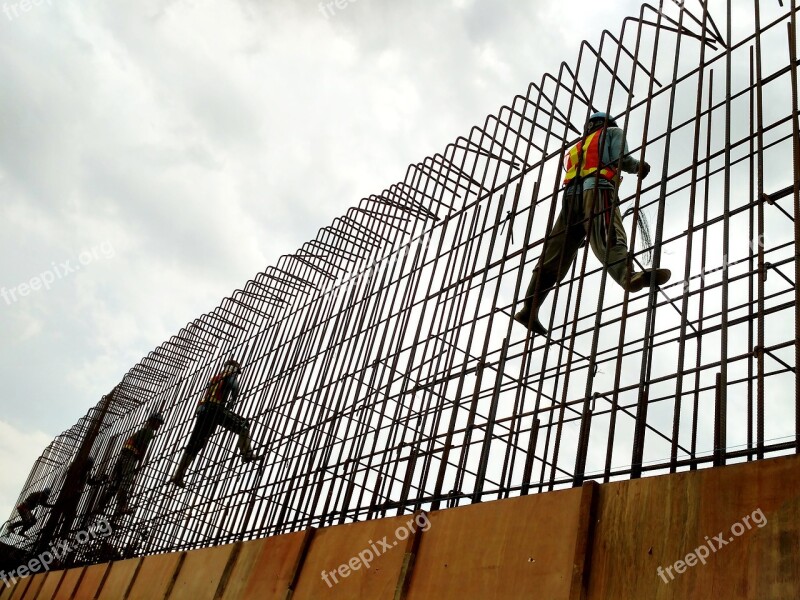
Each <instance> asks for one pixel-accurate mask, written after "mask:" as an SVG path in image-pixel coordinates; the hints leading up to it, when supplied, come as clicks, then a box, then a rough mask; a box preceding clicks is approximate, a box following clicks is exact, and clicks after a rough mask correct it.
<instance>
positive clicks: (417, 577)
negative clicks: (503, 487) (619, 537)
mask: <svg viewBox="0 0 800 600" xmlns="http://www.w3.org/2000/svg"><path fill="white" fill-rule="evenodd" d="M581 496H582V490H581V489H573V490H566V491H558V492H553V493H550V494H538V495H534V496H526V497H521V498H513V499H509V500H503V501H495V502H485V503H482V504H472V505H469V506H464V507H459V508H454V509H450V510H441V511H436V512H433V513H431V514H430V521H431V527H430V529H429V530H428V531H427V532H425V533H423V535H422V541H421V543H420V547H419V552H418V554H417V558H416V562H415V564H414V567H413V571H412V573H411V581H410V586H409V589H408V596H407V598H408V600H429V599H430V598H436V599H437V600H448V599H453V600H465V599H467V598H476V599H477V598H480V599H481V600H484V599H489V598H498V599H500V598H503V599H511V598H547V600H561V599H564V600H569V598H570V590H571V586H572V573H573V561H574V559H575V544H576V540H577V537H578V531H579V529H578V525H579V522H580V518H579V513H580V508H581Z"/></svg>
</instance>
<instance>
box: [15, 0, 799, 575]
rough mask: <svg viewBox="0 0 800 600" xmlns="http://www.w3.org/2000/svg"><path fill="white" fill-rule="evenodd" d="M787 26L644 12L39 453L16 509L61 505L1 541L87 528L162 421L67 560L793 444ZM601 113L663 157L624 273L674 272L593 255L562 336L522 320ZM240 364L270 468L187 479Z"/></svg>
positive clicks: (144, 366)
mask: <svg viewBox="0 0 800 600" xmlns="http://www.w3.org/2000/svg"><path fill="white" fill-rule="evenodd" d="M796 15H797V9H796V2H795V0H791V2H789V0H769V1H766V0H745V1H742V0H737V1H736V2H735V3H734V2H733V1H732V0H708V1H705V0H687V1H686V2H663V3H662V5H661V6H658V7H653V6H651V5H648V4H644V5H643V6H642V8H641V10H640V12H639V14H638V15H637V16H634V17H630V18H628V19H626V20H625V21H624V22H623V24H622V27H621V30H620V31H619V33H617V34H613V33H611V32H610V31H603V32H602V33H601V34H599V43H598V44H597V45H594V46H593V45H591V44H590V43H588V42H583V43H582V44H581V45H580V49H579V53H578V58H577V60H576V61H574V62H572V63H570V64H567V63H566V62H564V63H562V64H561V66H560V68H559V70H558V73H557V74H546V75H544V76H543V77H542V78H541V80H540V81H539V82H538V83H531V84H530V85H529V86H528V89H527V90H526V92H525V93H524V94H521V95H518V96H516V97H515V98H514V99H513V101H512V102H511V104H510V105H509V106H503V107H502V108H501V109H500V110H499V111H498V112H497V114H494V115H490V116H489V117H487V118H486V120H485V122H484V123H483V124H482V125H481V126H476V127H473V128H472V129H471V130H470V131H469V133H468V135H466V136H463V137H459V138H458V139H457V140H456V141H455V142H453V143H452V144H450V145H448V146H447V147H446V148H445V150H444V151H443V152H442V153H441V154H436V155H434V156H431V157H428V158H426V159H425V160H423V161H421V162H419V163H415V164H412V165H410V166H409V168H408V170H407V172H406V175H405V178H404V179H403V181H401V182H398V183H396V184H395V185H392V186H391V187H389V188H387V189H385V190H384V191H382V192H380V193H378V194H375V195H372V196H370V197H368V198H364V199H362V200H361V201H360V202H359V203H358V205H357V206H356V207H354V208H351V209H350V210H348V211H347V213H346V214H345V215H344V216H342V217H340V218H338V219H336V220H335V221H334V222H333V223H331V224H330V225H329V226H327V227H323V228H322V229H320V230H319V232H318V234H317V236H316V238H315V239H313V240H311V241H309V242H307V243H306V244H304V245H303V246H302V247H301V248H300V249H299V250H298V251H297V252H295V253H293V254H288V255H284V256H283V257H281V259H280V260H279V261H278V263H277V265H275V266H273V267H269V268H267V269H266V270H265V271H264V272H262V273H259V274H258V275H256V276H255V277H254V278H253V279H251V280H250V281H248V282H247V283H246V284H245V285H244V286H243V288H242V289H239V290H236V291H235V292H234V293H233V294H232V295H231V296H230V297H228V298H225V299H224V300H223V301H222V302H221V304H220V305H219V306H218V307H217V308H215V309H214V310H213V311H211V312H209V313H206V314H204V315H202V316H200V317H199V318H197V319H195V320H194V321H192V322H191V323H189V324H187V325H186V326H185V327H184V328H183V329H181V330H180V331H179V332H178V333H177V334H175V335H174V336H172V337H171V338H170V339H169V340H167V341H165V342H164V343H162V344H161V345H160V346H158V347H157V348H155V349H154V350H153V351H152V352H150V353H149V354H148V355H147V356H145V357H144V358H143V359H142V360H141V361H140V362H139V363H138V364H136V365H135V366H134V367H133V368H132V369H131V370H130V371H128V373H127V374H126V375H125V376H124V377H123V378H122V380H121V381H120V382H119V384H117V385H116V386H115V387H114V388H113V390H112V391H111V392H109V394H108V395H107V396H104V397H103V398H102V399H101V401H100V402H99V403H98V404H97V406H96V407H95V408H93V409H92V410H90V411H89V413H88V414H87V415H86V416H85V417H84V418H83V419H81V420H80V421H79V422H78V423H77V424H76V425H75V426H73V427H72V428H71V429H69V430H68V431H67V432H65V433H64V434H62V435H60V436H59V437H57V438H56V439H55V440H54V441H53V442H52V443H51V444H50V445H49V446H48V447H47V449H46V450H45V452H44V453H43V455H42V456H41V458H40V459H39V460H38V461H37V462H36V464H35V465H34V468H33V470H32V472H31V474H30V476H29V478H28V481H27V483H26V485H25V487H24V489H23V490H22V492H21V495H20V501H21V500H22V499H24V497H25V496H26V495H27V494H28V493H30V492H31V491H36V490H40V489H42V488H43V487H44V486H47V485H49V486H51V487H53V489H54V490H56V491H59V490H60V492H59V502H57V508H56V509H54V510H53V511H52V512H51V513H43V514H44V515H45V516H44V517H43V518H42V519H41V520H40V524H39V525H41V528H40V529H34V530H32V531H33V533H34V534H35V533H36V532H38V537H37V536H36V535H34V536H31V537H30V539H29V540H22V539H21V538H15V537H14V536H11V539H12V540H14V543H17V544H18V545H19V546H21V547H27V548H30V549H31V550H33V549H36V548H40V547H42V546H43V545H47V544H50V543H52V542H53V541H54V540H55V539H62V538H69V537H70V536H75V534H76V532H79V531H82V530H84V529H87V528H91V527H92V526H93V523H96V522H97V519H98V518H100V515H99V514H98V513H97V512H96V511H95V510H94V507H95V505H96V503H97V497H98V494H99V493H101V492H100V488H98V487H91V486H84V483H83V480H82V479H81V476H80V472H81V469H83V468H84V465H85V460H86V459H87V457H89V456H91V457H93V458H94V460H95V473H96V474H100V473H108V472H109V471H110V469H111V467H112V466H113V462H114V460H115V457H116V456H117V454H118V453H119V450H120V447H121V445H122V443H123V442H124V440H125V439H126V438H127V436H129V435H130V434H131V433H133V432H134V431H136V430H137V429H139V428H140V427H141V426H142V425H143V424H144V422H145V420H146V418H147V416H148V415H149V414H150V413H151V412H153V411H155V410H158V411H160V412H161V413H162V414H163V415H164V416H165V419H166V423H165V424H164V426H162V427H161V428H160V429H159V431H158V432H157V435H156V437H155V439H154V441H153V443H152V444H151V446H150V449H149V451H148V455H147V456H146V457H145V460H144V461H143V464H142V467H141V469H140V471H139V473H138V475H137V479H136V483H135V486H134V487H133V494H132V505H133V506H134V507H135V510H134V513H133V514H132V515H130V516H126V517H123V518H121V519H119V520H118V521H117V523H116V526H115V530H114V533H113V535H112V536H110V537H109V538H107V539H105V540H103V544H100V543H99V542H97V543H94V542H93V543H90V544H87V545H85V546H83V547H81V548H80V549H79V550H78V551H76V552H75V553H73V555H72V556H71V558H70V560H71V561H72V562H73V563H75V562H98V561H100V560H107V559H108V552H112V551H113V552H116V553H118V555H121V556H134V555H141V554H150V553H156V552H165V551H174V550H185V549H190V548H198V547H204V546H211V545H217V544H222V543H227V542H232V541H237V540H244V539H251V538H255V537H263V536H269V535H275V534H280V533H286V532H292V531H298V530H301V529H304V528H307V527H310V526H314V527H320V526H327V525H332V524H336V523H344V522H352V521H359V520H364V519H372V518H379V517H383V516H387V515H394V514H404V513H410V512H413V511H414V510H417V509H425V510H435V509H439V508H445V507H449V506H456V505H459V504H465V503H470V502H473V503H474V502H481V501H487V500H492V499H497V498H506V497H509V496H515V495H522V494H530V493H539V492H543V491H548V490H554V489H561V488H566V487H572V486H577V485H581V484H582V483H583V482H584V481H586V480H588V479H594V480H598V481H602V482H608V481H613V480H617V479H625V478H637V477H641V476H645V475H654V474H662V473H674V472H678V471H683V470H690V469H698V468H705V467H712V466H721V465H725V464H729V463H733V462H738V461H751V460H758V459H762V458H764V457H767V456H776V455H781V454H788V453H795V452H800V437H799V436H798V434H799V433H800V404H798V393H797V376H796V365H797V357H798V350H800V342H799V341H798V340H800V335H798V327H800V319H798V305H799V304H800V303H798V289H797V286H796V282H797V281H798V280H799V279H800V277H799V275H800V274H799V273H798V269H800V267H798V263H797V261H796V257H797V250H798V240H800V223H799V222H798V218H800V190H799V188H798V184H799V182H800V178H799V175H800V126H799V124H798V121H799V117H798V97H797V94H798V79H797V73H798V59H797V43H796ZM595 111H605V112H608V113H609V114H611V115H613V116H614V117H616V119H617V121H618V123H619V125H620V127H621V128H622V129H623V130H624V131H625V133H626V136H627V140H628V143H629V150H630V153H631V155H632V156H634V157H635V158H638V159H640V160H646V161H647V162H648V163H650V164H651V165H652V172H651V174H650V176H649V177H647V178H645V179H639V180H637V178H636V177H634V176H629V177H626V178H625V181H624V182H623V183H622V185H621V188H620V192H619V193H620V202H621V207H622V211H623V214H624V216H625V219H624V223H625V227H626V229H627V231H628V235H629V246H630V248H631V254H632V260H633V264H634V265H635V266H636V268H637V269H639V268H644V267H645V266H646V264H647V261H648V259H649V260H650V261H651V263H652V265H654V266H661V267H668V268H670V269H671V270H672V272H673V278H672V280H671V281H670V282H669V283H667V284H665V285H663V286H662V287H657V286H655V285H654V286H652V287H651V288H650V289H649V290H644V291H643V292H640V293H638V294H629V293H627V292H624V291H623V290H622V289H621V288H620V287H618V286H617V285H616V283H615V282H614V281H613V280H610V279H609V278H608V276H607V272H606V271H605V270H604V269H603V268H601V266H600V264H599V262H598V261H597V260H596V259H595V258H594V257H589V254H590V252H589V247H588V244H587V245H585V246H584V247H583V248H581V250H580V251H579V253H578V257H577V260H576V261H575V264H574V265H573V268H572V271H571V272H570V273H569V275H568V276H567V277H566V278H565V279H564V281H562V282H561V283H560V284H559V285H558V286H557V288H556V289H555V290H554V292H553V293H552V295H551V297H552V301H548V302H547V303H546V304H545V305H544V308H543V311H542V313H541V314H542V317H543V319H542V320H543V322H544V323H545V325H546V326H547V327H548V328H549V329H550V331H551V335H550V338H543V337H541V336H532V335H529V334H528V333H527V331H526V330H525V329H524V328H523V327H522V326H520V325H519V324H517V323H514V322H513V321H512V320H511V315H512V314H513V313H514V312H515V311H517V310H519V308H520V307H521V298H522V297H523V296H524V292H525V289H526V285H527V281H528V278H529V276H530V272H531V270H532V268H533V267H534V265H535V264H536V261H537V260H538V258H539V255H540V253H541V248H542V246H543V244H544V242H545V240H546V238H547V232H548V231H550V229H551V227H552V224H553V222H554V220H555V219H556V217H557V216H558V213H559V211H560V210H561V202H562V198H561V191H562V188H563V186H562V179H563V170H562V159H563V156H564V154H565V152H566V151H567V150H568V149H569V148H570V147H572V146H573V145H574V144H575V143H576V142H578V141H579V140H580V139H581V135H582V129H583V123H584V122H585V121H586V118H587V116H588V115H589V114H591V113H593V112H595ZM641 219H647V220H648V221H649V222H650V226H651V231H652V245H651V246H647V245H646V244H644V243H643V241H642V239H641V236H639V235H638V227H637V221H639V220H641ZM229 358H236V359H237V360H239V361H240V362H241V363H242V365H243V367H244V370H243V375H242V394H241V395H240V397H239V401H238V403H237V405H236V411H237V412H239V413H240V414H242V415H243V416H245V417H246V418H247V419H248V420H249V421H250V423H251V431H252V433H253V438H254V440H255V442H256V445H257V447H258V450H259V451H260V452H263V453H265V454H266V461H265V463H264V466H263V470H259V469H258V468H257V467H255V466H253V465H252V464H251V465H247V464H244V463H242V462H241V460H240V458H239V457H238V456H237V454H236V451H235V443H234V440H233V439H232V436H231V434H230V433H227V432H225V431H222V430H220V431H219V432H218V433H217V434H216V435H215V436H214V437H213V438H212V440H211V442H210V443H209V445H208V446H207V447H206V449H205V451H204V452H203V453H202V454H201V455H200V456H199V457H198V458H197V459H196V460H195V461H194V463H193V465H192V467H191V469H190V471H189V475H188V476H187V487H186V488H185V489H179V488H176V487H174V486H172V485H170V484H169V483H168V479H169V477H170V476H171V475H172V473H173V472H174V471H175V468H176V465H177V461H178V459H179V458H180V455H181V451H182V448H183V447H184V445H185V443H186V441H187V439H188V436H189V435H190V433H191V430H192V427H193V425H194V422H195V409H196V407H197V404H198V401H199V399H200V397H201V396H202V394H203V392H204V389H205V387H206V384H207V382H208V381H209V379H210V378H211V377H212V376H213V375H214V374H215V373H217V372H218V371H219V370H220V368H221V366H222V364H223V363H224V362H225V361H226V360H227V359H229ZM39 510H40V511H41V509H39ZM37 527H38V526H37ZM109 549H111V550H109Z"/></svg>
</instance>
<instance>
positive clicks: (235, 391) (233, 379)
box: [225, 375, 239, 407]
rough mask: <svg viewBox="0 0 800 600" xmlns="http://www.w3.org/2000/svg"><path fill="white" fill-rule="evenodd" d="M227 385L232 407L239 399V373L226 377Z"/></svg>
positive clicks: (229, 403) (229, 401) (229, 404)
mask: <svg viewBox="0 0 800 600" xmlns="http://www.w3.org/2000/svg"><path fill="white" fill-rule="evenodd" d="M225 386H226V387H227V388H228V393H229V394H230V395H229V396H228V402H227V404H228V406H229V407H231V406H233V405H234V404H236V401H237V400H238V399H239V376H238V375H229V376H228V377H226V378H225Z"/></svg>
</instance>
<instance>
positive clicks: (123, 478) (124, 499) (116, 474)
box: [97, 412, 164, 517]
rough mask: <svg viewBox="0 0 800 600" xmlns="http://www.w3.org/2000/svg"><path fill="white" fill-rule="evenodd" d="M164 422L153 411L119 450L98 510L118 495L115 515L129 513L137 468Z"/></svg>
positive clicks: (102, 508) (159, 415)
mask: <svg viewBox="0 0 800 600" xmlns="http://www.w3.org/2000/svg"><path fill="white" fill-rule="evenodd" d="M163 423H164V417H162V416H161V414H159V413H157V412H156V413H153V414H151V415H150V416H149V417H148V418H147V421H146V423H145V425H144V427H142V428H141V429H140V430H139V431H137V432H136V433H134V434H133V435H132V436H131V437H129V438H128V439H127V440H126V441H125V443H124V444H123V446H122V450H120V451H119V456H118V457H117V462H116V463H114V469H113V471H112V472H111V477H110V478H109V483H108V488H107V489H106V491H105V493H104V494H103V496H102V497H101V498H100V501H99V502H98V504H97V510H98V511H103V510H104V509H105V507H106V506H107V505H108V503H109V502H111V499H112V498H113V497H114V496H116V498H117V506H116V508H115V509H114V517H117V516H119V515H125V514H129V513H130V512H131V508H130V507H129V506H128V498H129V496H130V492H131V488H132V487H133V482H134V479H135V477H136V470H137V469H138V468H139V464H140V463H141V462H142V459H144V456H145V454H146V453H147V447H148V446H149V445H150V442H151V441H152V440H153V438H154V437H155V434H156V430H157V429H158V428H159V427H161V425H163Z"/></svg>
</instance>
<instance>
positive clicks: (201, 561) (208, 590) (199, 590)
mask: <svg viewBox="0 0 800 600" xmlns="http://www.w3.org/2000/svg"><path fill="white" fill-rule="evenodd" d="M236 547H237V545H236V544H226V545H225V546H217V547H213V548H203V549H202V550H195V551H193V552H188V553H187V554H186V558H185V559H184V561H183V564H182V565H181V570H180V572H179V573H178V576H177V579H176V580H175V586H174V587H173V588H172V592H170V596H169V597H170V600H184V599H185V600H205V599H207V600H213V599H214V596H215V594H216V592H217V588H218V587H219V583H220V580H221V579H222V576H223V574H224V573H225V567H226V566H227V565H228V562H229V561H230V560H231V555H232V554H233V551H234V549H235V548H236Z"/></svg>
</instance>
